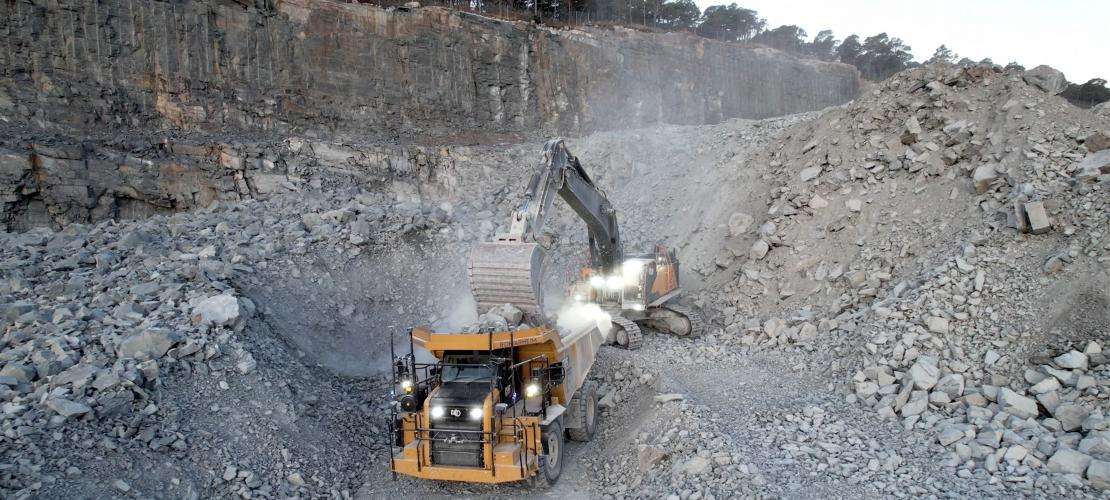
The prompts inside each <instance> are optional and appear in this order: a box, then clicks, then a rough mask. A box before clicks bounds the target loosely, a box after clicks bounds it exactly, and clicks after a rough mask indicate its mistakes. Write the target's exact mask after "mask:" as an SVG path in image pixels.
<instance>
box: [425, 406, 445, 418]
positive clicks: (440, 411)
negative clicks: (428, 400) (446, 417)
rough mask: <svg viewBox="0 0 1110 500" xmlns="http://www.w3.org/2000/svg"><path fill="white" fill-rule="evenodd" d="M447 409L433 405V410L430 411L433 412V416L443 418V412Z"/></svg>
mask: <svg viewBox="0 0 1110 500" xmlns="http://www.w3.org/2000/svg"><path fill="white" fill-rule="evenodd" d="M445 411H446V410H444V408H443V407H442V406H433V407H432V410H431V411H430V412H429V413H430V414H431V416H432V418H443V413H444V412H445Z"/></svg>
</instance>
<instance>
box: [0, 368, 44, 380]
mask: <svg viewBox="0 0 1110 500" xmlns="http://www.w3.org/2000/svg"><path fill="white" fill-rule="evenodd" d="M36 374H37V372H36V371H35V367H33V366H31V365H26V364H22V363H8V364H6V365H4V368H2V369H0V377H11V378H13V379H15V380H17V381H19V382H22V383H27V382H31V381H32V380H35V375H36Z"/></svg>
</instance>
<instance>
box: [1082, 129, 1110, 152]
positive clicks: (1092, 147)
mask: <svg viewBox="0 0 1110 500" xmlns="http://www.w3.org/2000/svg"><path fill="white" fill-rule="evenodd" d="M1083 144H1084V145H1085V146H1087V151H1090V152H1092V153H1097V152H1099V151H1102V150H1104V149H1110V130H1098V131H1095V132H1093V133H1092V134H1091V135H1088V136H1087V138H1086V139H1084V140H1083Z"/></svg>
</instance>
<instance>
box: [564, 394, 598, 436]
mask: <svg viewBox="0 0 1110 500" xmlns="http://www.w3.org/2000/svg"><path fill="white" fill-rule="evenodd" d="M571 403H573V405H574V411H575V412H577V413H578V418H579V419H581V423H582V425H581V427H578V428H570V429H567V435H568V436H569V437H570V439H571V440H572V441H580V442H581V441H589V440H591V439H593V438H594V434H596V433H597V383H595V382H593V381H587V382H586V383H585V384H583V385H582V389H580V390H579V391H578V394H575V395H574V397H573V398H571Z"/></svg>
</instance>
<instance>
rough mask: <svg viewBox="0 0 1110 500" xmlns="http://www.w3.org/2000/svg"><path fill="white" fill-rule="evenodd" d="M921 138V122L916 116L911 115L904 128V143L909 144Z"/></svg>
mask: <svg viewBox="0 0 1110 500" xmlns="http://www.w3.org/2000/svg"><path fill="white" fill-rule="evenodd" d="M920 138H921V123H919V122H918V121H917V117H916V116H910V117H909V118H908V119H906V123H905V124H904V126H903V128H902V138H901V140H902V144H905V145H907V146H909V145H910V144H913V143H915V142H917V141H918V140H919V139H920Z"/></svg>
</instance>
